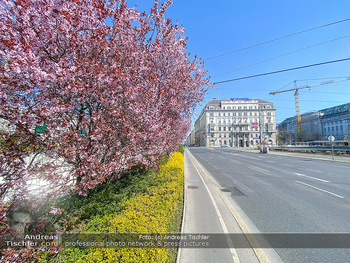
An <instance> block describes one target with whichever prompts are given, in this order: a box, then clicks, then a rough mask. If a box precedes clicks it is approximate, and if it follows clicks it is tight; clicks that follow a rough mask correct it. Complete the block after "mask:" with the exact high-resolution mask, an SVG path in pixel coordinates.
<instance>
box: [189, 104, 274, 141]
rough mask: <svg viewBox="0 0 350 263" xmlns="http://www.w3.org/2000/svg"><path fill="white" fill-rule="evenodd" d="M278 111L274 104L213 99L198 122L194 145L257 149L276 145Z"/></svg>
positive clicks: (194, 133) (194, 132)
mask: <svg viewBox="0 0 350 263" xmlns="http://www.w3.org/2000/svg"><path fill="white" fill-rule="evenodd" d="M275 110H276V109H275V108H274V106H273V104H272V103H271V102H267V101H263V100H259V99H248V98H231V99H228V100H217V99H214V100H212V101H211V102H209V103H208V104H207V105H205V107H204V109H203V110H202V112H201V113H200V116H199V118H198V119H197V120H196V122H195V127H194V130H193V131H192V132H191V134H192V136H193V135H194V143H192V145H195V146H205V147H221V146H227V147H256V146H257V145H258V144H259V143H264V144H269V145H275V143H276V119H275Z"/></svg>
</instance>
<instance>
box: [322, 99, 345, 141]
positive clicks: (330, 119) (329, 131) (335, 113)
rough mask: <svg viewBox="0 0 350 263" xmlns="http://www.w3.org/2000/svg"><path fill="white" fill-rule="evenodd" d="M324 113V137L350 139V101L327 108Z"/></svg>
mask: <svg viewBox="0 0 350 263" xmlns="http://www.w3.org/2000/svg"><path fill="white" fill-rule="evenodd" d="M320 112H321V113H322V118H321V124H322V131H323V136H324V138H328V136H334V138H335V139H336V140H348V139H350V103H347V104H343V105H339V106H336V107H332V108H327V109H324V110H321V111H320Z"/></svg>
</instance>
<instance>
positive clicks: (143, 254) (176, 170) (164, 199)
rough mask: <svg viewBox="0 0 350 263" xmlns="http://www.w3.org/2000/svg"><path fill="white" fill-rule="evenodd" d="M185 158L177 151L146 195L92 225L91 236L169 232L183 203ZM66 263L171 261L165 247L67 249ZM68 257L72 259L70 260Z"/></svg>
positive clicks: (160, 170) (130, 200)
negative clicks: (85, 250) (94, 234)
mask: <svg viewBox="0 0 350 263" xmlns="http://www.w3.org/2000/svg"><path fill="white" fill-rule="evenodd" d="M183 173H184V158H183V155H182V154H181V153H179V152H174V153H173V154H172V156H171V157H170V159H169V161H168V162H167V164H166V165H164V166H161V167H160V169H159V171H158V172H157V173H156V178H155V183H154V185H153V186H151V187H149V188H148V191H147V192H146V193H142V194H138V195H135V196H133V197H132V198H130V199H129V200H127V201H126V202H125V203H124V204H123V209H122V211H121V212H119V213H116V214H109V215H105V216H103V217H102V218H98V219H95V220H92V221H91V222H90V223H89V227H88V229H89V230H88V232H90V233H167V232H169V225H170V224H171V221H172V220H174V216H175V215H176V213H177V210H178V209H179V204H180V203H181V202H182V200H183V183H184V177H183ZM63 254H65V255H66V256H64V255H63V258H64V260H65V261H66V262H73V261H74V262H128V263H129V262H167V261H168V256H169V255H168V254H169V249H165V248H119V247H115V248H91V249H90V250H89V253H88V254H84V255H83V253H82V251H79V249H66V250H65V251H64V252H63ZM67 256H68V257H67Z"/></svg>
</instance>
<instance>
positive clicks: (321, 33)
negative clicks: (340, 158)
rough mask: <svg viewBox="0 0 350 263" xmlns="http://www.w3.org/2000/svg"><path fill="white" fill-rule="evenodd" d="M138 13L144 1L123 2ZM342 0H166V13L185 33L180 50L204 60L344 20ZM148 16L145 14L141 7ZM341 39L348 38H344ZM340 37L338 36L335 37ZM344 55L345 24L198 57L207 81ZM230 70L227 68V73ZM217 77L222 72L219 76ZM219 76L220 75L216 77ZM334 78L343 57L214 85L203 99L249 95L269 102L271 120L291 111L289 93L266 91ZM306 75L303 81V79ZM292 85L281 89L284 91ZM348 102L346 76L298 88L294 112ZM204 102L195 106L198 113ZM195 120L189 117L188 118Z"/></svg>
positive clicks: (345, 65)
mask: <svg viewBox="0 0 350 263" xmlns="http://www.w3.org/2000/svg"><path fill="white" fill-rule="evenodd" d="M134 4H136V5H138V10H141V11H145V10H148V9H149V8H150V7H151V6H152V4H153V1H152V0H143V1H136V0H134V1H129V2H128V5H129V6H132V5H134ZM349 10H350V1H349V0H337V1H324V0H308V1H305V0H294V1H280V0H279V1H277V0H265V1H261V0H250V1H237V0H236V1H234V0H232V1H229V0H221V1H208V0H202V1H193V0H192V1H191V0H173V4H172V5H171V6H170V7H169V9H168V10H167V13H166V16H167V18H170V19H172V20H173V21H176V20H178V21H179V24H182V25H183V26H184V27H185V29H186V31H185V34H186V36H187V37H188V38H189V39H188V42H187V47H188V52H190V53H191V55H194V54H196V55H197V56H198V57H200V58H202V59H207V58H210V57H213V56H217V55H220V54H223V53H227V52H230V51H234V50H237V49H241V48H245V47H248V46H251V45H255V44H258V43H261V42H265V41H269V40H272V39H275V38H279V37H283V36H285V35H289V34H293V33H296V32H300V31H303V30H307V29H311V28H314V27H318V26H322V25H325V24H329V23H333V22H336V21H340V20H345V19H349V18H350V12H349ZM147 13H148V12H147ZM345 36H348V37H345ZM342 37H345V38H342ZM337 38H342V39H339V40H335V41H332V42H329V43H326V44H322V45H319V46H316V47H313V48H309V49H306V50H303V51H300V52H296V53H293V54H290V55H287V56H283V57H280V58H277V59H273V60H270V61H268V62H264V63H261V64H258V65H255V66H250V67H247V68H244V69H240V70H236V69H239V68H241V67H245V66H247V65H251V64H254V63H258V62H261V61H264V60H267V59H271V58H273V57H277V56H280V55H283V54H286V53H289V52H292V51H295V50H299V49H303V48H306V47H309V46H313V45H317V44H320V43H322V42H326V41H330V40H334V39H337ZM349 57H350V21H347V22H343V23H339V24H336V25H333V26H329V27H324V28H321V29H317V30H313V31H310V32H306V33H303V34H299V35H296V36H293V37H289V38H285V39H282V40H279V41H275V42H272V43H269V44H266V45H262V46H258V47H255V48H251V49H248V50H244V51H241V52H237V53H233V54H230V55H227V56H223V57H219V58H215V59H210V60H205V68H206V70H208V75H209V76H211V77H212V79H211V82H218V81H223V80H228V79H234V78H239V77H245V76H249V75H255V74H260V73H265V72H270V71H276V70H282V69H287V68H293V67H299V66H303V65H309V64H315V63H320V62H326V61H332V60H337V59H343V58H349ZM234 70H235V71H234ZM230 71H233V72H230ZM226 72H230V73H227V74H224V73H226ZM222 74H223V75H222ZM218 75H220V76H218ZM338 77H350V61H346V62H339V63H334V64H328V65H323V66H318V67H311V68H307V69H302V70H296V71H290V72H285V73H280V74H274V75H269V76H264V77H258V78H251V79H247V80H240V81H235V82H228V83H225V84H218V85H216V86H215V90H209V92H208V94H207V95H206V97H205V100H206V102H209V101H211V100H212V99H214V98H217V99H229V98H234V97H239V98H257V99H262V100H267V101H270V102H273V103H274V105H275V107H276V109H277V110H276V121H277V123H279V122H282V121H283V120H284V119H285V118H288V117H291V116H294V115H295V100H294V93H293V92H285V93H280V94H276V95H269V92H271V91H276V90H280V89H282V88H283V87H284V86H286V85H287V84H289V83H293V81H294V80H303V81H298V82H297V84H298V86H304V85H308V84H315V83H319V82H322V81H326V80H332V79H336V78H338ZM307 79H310V80H308V81H307ZM292 88H293V84H290V85H288V86H286V87H285V88H284V89H292ZM348 102H350V81H344V82H339V83H335V84H331V85H324V86H315V87H313V88H311V90H308V89H304V90H300V110H301V113H305V112H310V111H314V110H320V109H324V108H327V107H332V106H336V105H340V104H344V103H348ZM204 105H205V103H202V105H199V106H198V107H197V108H196V113H197V114H199V113H200V111H201V110H202V108H203V106H204ZM197 117H198V115H197V116H194V119H196V118H197Z"/></svg>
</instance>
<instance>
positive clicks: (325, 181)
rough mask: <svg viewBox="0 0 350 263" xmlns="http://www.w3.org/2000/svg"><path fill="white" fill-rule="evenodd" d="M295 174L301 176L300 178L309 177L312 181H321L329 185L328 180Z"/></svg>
mask: <svg viewBox="0 0 350 263" xmlns="http://www.w3.org/2000/svg"><path fill="white" fill-rule="evenodd" d="M294 174H296V175H299V176H303V177H307V178H310V179H314V180H317V181H321V182H324V183H329V181H327V180H323V179H319V178H315V177H312V176H307V175H305V174H300V173H294Z"/></svg>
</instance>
